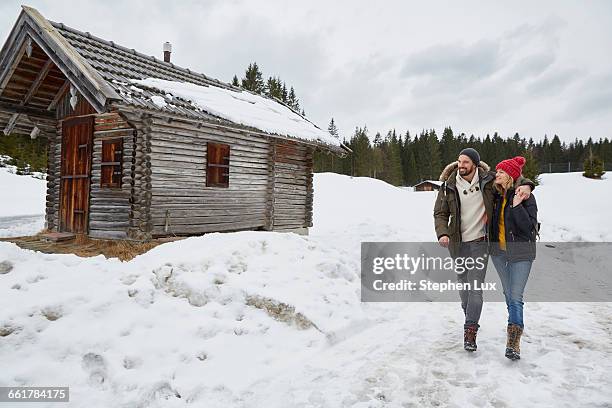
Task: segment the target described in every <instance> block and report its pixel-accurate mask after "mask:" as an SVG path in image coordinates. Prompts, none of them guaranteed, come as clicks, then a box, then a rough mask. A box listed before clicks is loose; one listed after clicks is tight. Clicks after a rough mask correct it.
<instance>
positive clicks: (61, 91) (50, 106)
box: [47, 80, 70, 111]
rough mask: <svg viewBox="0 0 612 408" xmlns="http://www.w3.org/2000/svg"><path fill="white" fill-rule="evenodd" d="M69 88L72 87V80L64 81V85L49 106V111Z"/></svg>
mask: <svg viewBox="0 0 612 408" xmlns="http://www.w3.org/2000/svg"><path fill="white" fill-rule="evenodd" d="M69 88H70V81H68V80H66V82H64V85H62V87H61V88H60V89H59V91H57V94H55V97H54V98H53V100H52V101H51V103H50V104H49V106H48V107H47V110H48V111H51V110H53V109H55V107H56V106H57V104H58V103H59V101H60V99H62V97H63V96H64V95H65V94H66V92H68V89H69Z"/></svg>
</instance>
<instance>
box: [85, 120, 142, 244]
mask: <svg viewBox="0 0 612 408" xmlns="http://www.w3.org/2000/svg"><path fill="white" fill-rule="evenodd" d="M135 137H136V133H135V130H134V129H133V128H132V127H130V125H129V124H128V123H127V122H126V121H125V120H124V119H123V118H122V117H121V116H120V115H119V114H118V113H115V112H113V113H104V114H98V115H95V122H94V135H93V153H92V167H91V187H90V193H89V236H90V237H92V238H112V239H126V238H128V228H129V226H130V211H131V203H130V197H131V193H132V166H133V164H134V159H135V158H134V143H135ZM107 139H122V140H123V156H122V166H121V167H122V179H121V187H101V185H100V183H101V175H102V166H101V164H100V163H101V162H102V141H104V140H107Z"/></svg>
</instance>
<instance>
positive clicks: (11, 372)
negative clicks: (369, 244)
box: [0, 173, 612, 408]
mask: <svg viewBox="0 0 612 408" xmlns="http://www.w3.org/2000/svg"><path fill="white" fill-rule="evenodd" d="M3 186H4V185H3ZM15 188H16V189H17V187H15ZM568 191H571V192H572V193H573V194H575V195H576V196H578V197H581V198H580V203H579V205H577V203H576V200H575V199H571V200H569V199H567V196H566V194H567V193H568ZM535 195H536V198H537V200H538V204H539V207H540V215H541V220H542V228H543V230H542V239H543V240H572V239H584V240H597V241H602V240H606V241H612V234H611V231H612V217H610V216H609V215H608V211H607V210H606V209H605V208H604V207H605V206H604V203H609V202H610V200H612V182H611V180H610V179H609V178H608V179H606V180H602V181H593V180H586V179H584V178H582V177H580V176H579V175H578V174H553V175H544V176H542V185H541V186H539V187H538V188H537V189H536V191H535ZM314 197H315V201H314V204H315V207H314V224H315V227H314V228H312V230H311V234H310V236H307V237H304V236H298V235H295V234H285V233H272V232H240V233H229V234H227V233H226V234H218V233H217V234H208V235H206V236H203V237H195V238H189V239H186V240H182V241H177V242H174V243H169V244H164V245H160V246H158V247H156V248H155V249H153V250H152V251H150V252H148V253H146V254H144V255H142V256H139V257H137V258H135V259H134V260H132V261H130V262H125V263H122V262H120V261H118V260H116V259H111V260H106V259H104V258H103V257H101V256H99V257H96V258H78V257H76V256H72V255H45V254H40V253H33V252H30V251H24V250H21V249H19V248H18V247H16V246H15V245H13V244H8V243H0V273H1V274H0V293H2V296H0V336H1V337H0V361H1V362H2V363H1V364H2V370H0V384H2V385H65V386H70V399H71V404H70V406H71V407H72V406H74V407H119V406H121V407H123V406H125V407H128V406H129V407H184V406H206V407H245V408H246V407H266V408H268V407H278V408H281V407H282V408H286V407H363V408H365V407H429V406H456V407H464V406H480V407H501V406H505V407H531V406H568V407H570V406H571V407H577V406H601V407H603V406H606V404H609V402H610V401H612V391H611V390H612V380H611V379H610V372H612V345H611V343H610V331H611V330H612V318H611V316H612V305H611V304H607V303H602V304H586V303H527V304H526V309H525V319H526V331H525V335H524V345H523V347H522V355H523V359H522V360H521V361H519V362H516V363H515V364H513V363H512V362H510V361H508V360H507V359H506V358H504V356H503V347H504V344H505V320H506V310H505V305H504V304H502V303H485V306H484V310H483V318H482V321H481V325H482V328H481V332H480V333H479V348H478V352H477V353H475V354H467V353H465V352H464V350H463V349H462V343H461V342H462V336H463V333H462V320H463V315H462V312H461V309H460V307H459V305H458V303H418V304H416V303H410V304H405V303H397V304H393V303H390V304H382V303H361V302H360V280H359V268H360V266H359V262H360V252H359V251H360V242H361V241H411V240H412V241H431V240H434V239H435V234H434V232H433V219H432V208H433V201H434V198H435V193H427V192H419V193H415V192H412V191H407V190H405V189H399V188H396V187H393V186H390V185H388V184H386V183H383V182H381V181H378V180H373V179H368V178H350V177H347V176H341V175H336V174H330V173H325V174H317V175H315V195H314ZM43 199H44V193H42V192H41V194H40V196H38V200H40V201H42V200H43ZM38 205H40V203H39V204H38ZM489 273H495V272H493V271H492V270H490V272H489ZM564 404H565V405H564ZM37 406H43V405H42V404H38V405H37Z"/></svg>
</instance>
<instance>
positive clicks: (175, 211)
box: [145, 117, 269, 237]
mask: <svg viewBox="0 0 612 408" xmlns="http://www.w3.org/2000/svg"><path fill="white" fill-rule="evenodd" d="M145 123H146V124H147V127H148V129H147V132H148V134H149V136H148V138H149V140H150V151H151V153H150V160H151V187H152V190H151V192H152V196H151V210H150V211H151V214H150V216H151V222H152V231H151V232H152V235H153V236H154V237H155V236H167V235H173V234H176V235H189V234H201V233H205V232H213V231H235V230H245V229H258V228H263V227H265V226H266V215H267V207H266V204H267V202H268V179H269V178H268V174H269V173H268V168H269V161H268V160H269V141H268V139H267V138H264V137H261V136H252V135H248V134H245V133H241V132H238V131H233V130H229V129H226V128H220V127H215V126H210V125H204V124H203V125H200V126H201V127H199V128H198V126H197V125H196V124H195V123H189V122H182V121H177V120H174V121H170V122H168V121H167V120H165V119H162V118H157V117H152V118H150V119H147V120H146V121H145ZM207 142H213V143H224V144H229V145H230V176H229V187H227V188H222V187H207V186H206V153H207V152H206V150H207Z"/></svg>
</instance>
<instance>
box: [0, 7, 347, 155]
mask: <svg viewBox="0 0 612 408" xmlns="http://www.w3.org/2000/svg"><path fill="white" fill-rule="evenodd" d="M30 31H32V32H35V33H37V35H40V36H41V38H40V42H41V46H43V48H44V49H47V48H48V49H51V50H53V52H54V53H56V54H57V57H58V58H57V61H56V60H54V63H58V64H60V65H61V66H59V68H60V69H61V70H62V72H64V73H67V74H66V75H67V79H68V80H69V81H70V83H71V84H72V85H74V86H75V87H76V88H77V90H78V91H79V93H80V94H81V95H82V96H84V97H85V99H86V100H87V101H88V102H89V103H90V104H91V105H92V106H93V107H94V108H95V109H96V111H97V112H100V113H101V112H105V111H107V110H108V109H109V108H118V109H121V107H122V106H130V107H134V108H136V109H142V110H144V109H146V110H157V111H161V112H164V113H165V114H168V115H178V116H184V117H187V118H189V119H193V120H196V121H203V122H204V121H205V122H212V123H219V124H222V125H232V126H234V127H243V128H244V130H246V131H250V130H256V131H259V132H263V133H267V134H270V135H271V136H273V137H274V136H276V137H280V138H293V139H296V140H298V141H299V140H303V141H305V142H308V143H312V144H318V145H321V146H323V147H326V148H328V149H329V150H332V151H334V152H336V153H340V154H343V153H346V152H347V151H350V150H349V149H348V148H347V147H346V146H343V145H342V144H341V142H340V140H339V139H338V138H336V137H332V136H331V135H329V133H328V132H327V131H326V130H324V129H320V128H318V127H317V126H316V125H315V124H313V123H312V122H310V121H309V120H308V119H306V118H304V117H302V116H301V115H300V114H299V113H296V112H294V111H293V110H291V109H290V108H288V107H287V106H285V105H284V104H283V103H281V102H279V101H277V100H276V99H272V98H268V97H265V96H259V95H254V94H252V93H250V92H248V91H245V90H243V89H241V88H238V87H235V86H232V85H230V84H228V83H225V82H222V81H219V80H217V79H214V78H211V77H209V76H207V75H204V74H201V73H197V72H194V71H192V70H190V69H186V68H181V67H179V66H177V65H175V64H173V63H171V62H165V61H161V60H159V59H157V58H155V57H152V56H147V55H144V54H142V53H139V52H137V51H136V50H134V49H130V48H127V47H123V46H121V45H119V44H116V43H114V42H113V41H108V40H105V39H102V38H99V37H96V36H94V35H92V34H90V33H88V32H82V31H79V30H75V29H73V28H70V27H67V26H66V25H64V24H62V23H56V22H53V21H49V20H47V19H46V18H45V17H44V16H43V15H41V14H40V13H39V12H38V11H37V10H36V9H33V8H31V7H27V6H23V10H22V12H21V14H20V16H19V18H18V20H17V23H16V24H15V26H14V28H13V30H12V31H11V33H10V35H9V38H8V39H7V41H6V43H5V45H4V46H3V48H2V50H1V51H0V65H2V66H6V65H7V64H9V63H10V62H11V61H12V60H11V58H14V57H15V58H16V55H17V54H18V52H17V50H19V49H21V48H20V47H21V46H22V45H23V42H24V41H25V38H26V37H29V36H31V35H32V34H31V33H30ZM37 41H38V40H37ZM23 46H24V47H25V45H23ZM8 71H9V70H4V72H5V73H6V72H8ZM0 74H2V73H0ZM1 79H3V78H0V80H1ZM46 106H48V104H47V105H46ZM5 116H6V115H5ZM9 118H10V116H9ZM7 120H8V119H7V118H5V117H2V116H0V122H3V121H7ZM226 122H227V123H226ZM41 126H42V125H41ZM53 126H54V125H53ZM53 126H51V125H50V127H51V128H53ZM28 133H29V132H28Z"/></svg>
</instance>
